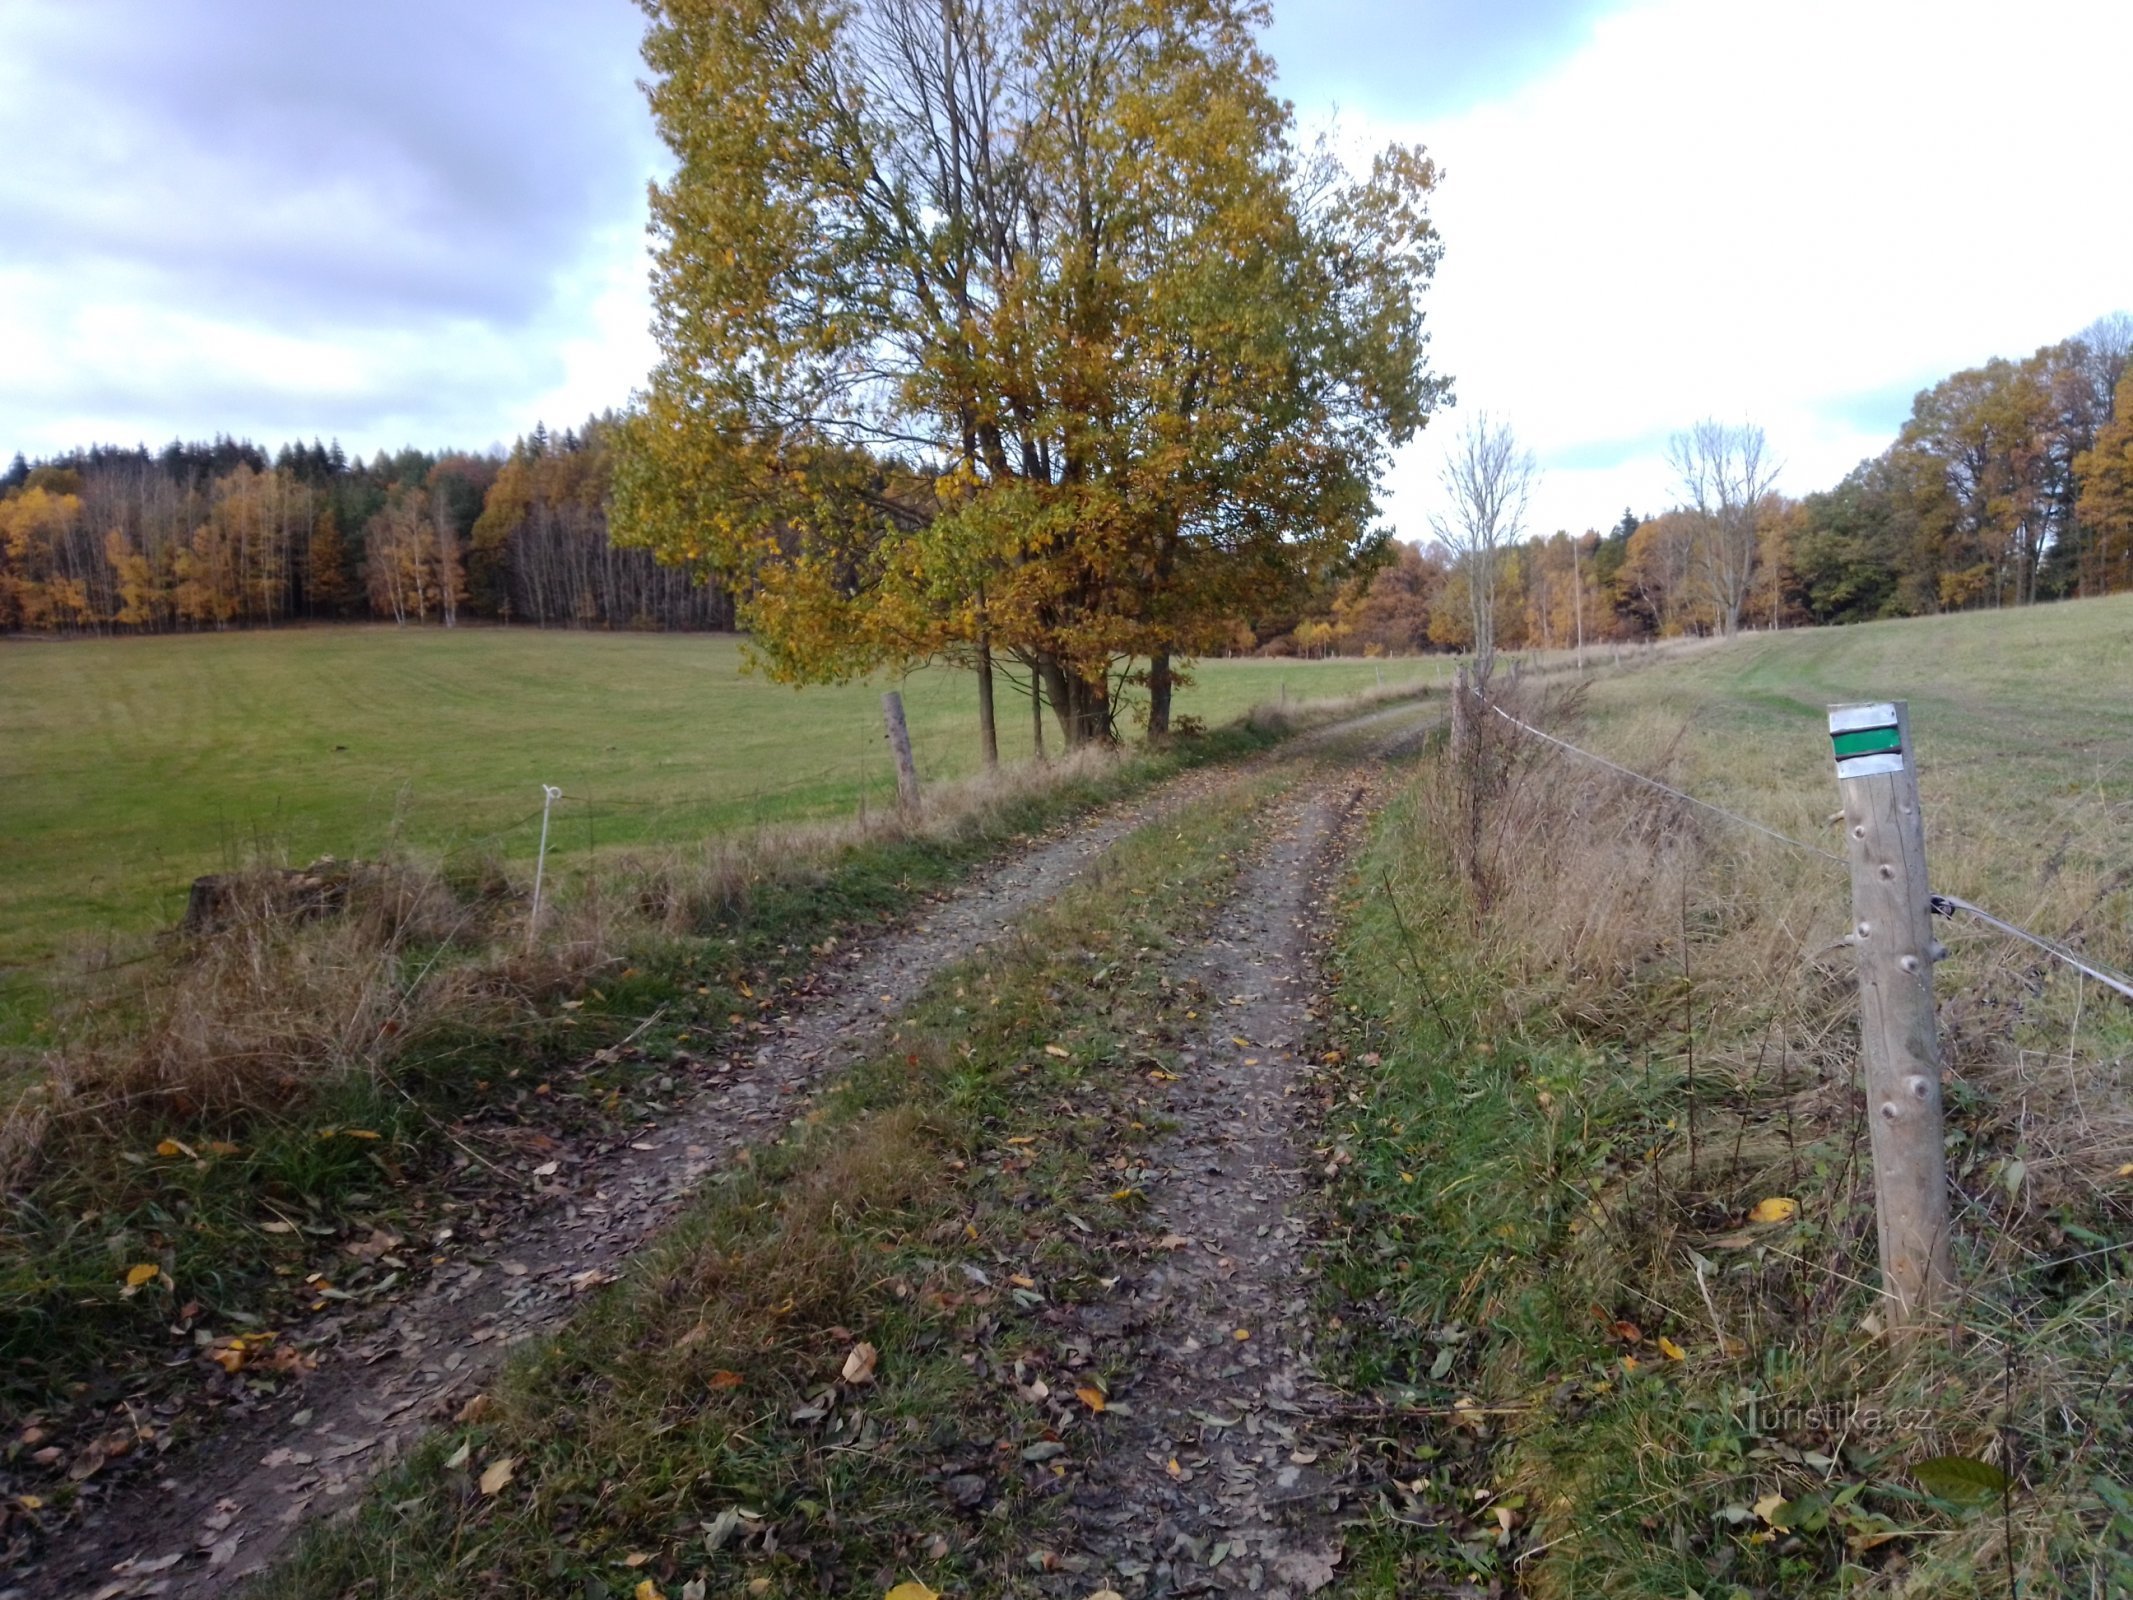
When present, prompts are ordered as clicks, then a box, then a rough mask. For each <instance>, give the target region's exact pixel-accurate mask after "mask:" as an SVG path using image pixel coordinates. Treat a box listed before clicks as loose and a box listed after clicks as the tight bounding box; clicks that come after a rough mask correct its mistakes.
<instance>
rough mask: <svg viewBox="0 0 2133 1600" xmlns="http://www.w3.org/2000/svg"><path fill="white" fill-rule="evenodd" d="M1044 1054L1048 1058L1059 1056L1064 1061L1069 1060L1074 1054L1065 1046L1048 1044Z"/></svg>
mask: <svg viewBox="0 0 2133 1600" xmlns="http://www.w3.org/2000/svg"><path fill="white" fill-rule="evenodd" d="M1044 1053H1045V1054H1046V1055H1048V1056H1057V1057H1058V1058H1059V1059H1060V1060H1062V1061H1065V1060H1068V1059H1069V1058H1070V1057H1072V1055H1073V1054H1074V1052H1073V1051H1071V1050H1069V1049H1068V1048H1067V1047H1066V1046H1065V1045H1063V1044H1048V1045H1046V1046H1045V1047H1044Z"/></svg>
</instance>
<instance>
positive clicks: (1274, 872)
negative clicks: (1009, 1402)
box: [1050, 740, 1405, 1600]
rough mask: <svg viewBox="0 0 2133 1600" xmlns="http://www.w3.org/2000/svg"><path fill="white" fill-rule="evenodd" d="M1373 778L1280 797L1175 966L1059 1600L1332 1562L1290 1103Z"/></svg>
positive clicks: (1281, 1575)
mask: <svg viewBox="0 0 2133 1600" xmlns="http://www.w3.org/2000/svg"><path fill="white" fill-rule="evenodd" d="M1404 742H1405V741H1404V740H1400V741H1395V743H1396V744H1397V743H1404ZM1380 753H1381V754H1382V753H1389V751H1381V752H1380ZM1364 792H1365V780H1364V779H1362V778H1359V777H1358V775H1357V774H1356V773H1355V772H1354V771H1353V770H1350V771H1348V772H1345V773H1337V774H1335V775H1334V776H1332V777H1329V778H1326V779H1322V780H1320V781H1318V782H1315V783H1309V784H1306V785H1303V786H1301V787H1300V788H1299V790H1298V791H1296V792H1293V793H1291V794H1290V795H1289V796H1288V797H1286V798H1285V800H1284V801H1283V802H1282V803H1281V805H1280V807H1279V808H1278V810H1277V813H1276V816H1275V817H1274V818H1271V819H1270V826H1269V838H1268V842H1267V844H1266V846H1265V848H1264V850H1263V852H1262V854H1261V857H1260V859H1259V860H1258V861H1257V862H1256V863H1254V864H1253V866H1252V867H1251V868H1250V870H1249V871H1248V872H1247V873H1246V875H1245V877H1244V879H1243V881H1242V882H1241V884H1240V886H1239V888H1238V891H1237V893H1236V895H1235V897H1234V899H1233V900H1232V901H1231V902H1230V905H1229V907H1228V908H1227V910H1226V911H1225V912H1224V914H1223V922H1222V924H1221V926H1222V927H1223V929H1224V931H1223V932H1222V933H1220V934H1218V935H1215V936H1211V937H1210V938H1208V939H1207V940H1206V941H1205V942H1204V943H1203V945H1202V946H1201V947H1200V948H1199V949H1197V950H1196V951H1195V952H1194V953H1193V955H1192V956H1191V957H1189V958H1188V959H1187V960H1185V961H1183V962H1181V963H1180V964H1179V966H1177V967H1176V968H1174V969H1173V971H1172V974H1171V977H1172V980H1173V982H1174V983H1175V984H1176V985H1177V986H1178V989H1179V990H1180V991H1181V992H1182V993H1183V994H1185V995H1187V996H1189V997H1191V1000H1190V1001H1189V1002H1188V1003H1192V1004H1195V1005H1196V1007H1197V1009H1199V1011H1200V1014H1201V1019H1202V1020H1201V1021H1200V1023H1199V1032H1198V1035H1197V1037H1195V1038H1194V1039H1193V1041H1192V1043H1191V1044H1190V1045H1189V1046H1188V1047H1187V1049H1185V1050H1184V1051H1183V1052H1181V1054H1180V1060H1179V1067H1178V1079H1177V1081H1176V1082H1174V1083H1171V1084H1169V1085H1167V1086H1166V1096H1165V1100H1166V1103H1165V1104H1164V1106H1163V1107H1162V1112H1163V1114H1164V1115H1165V1116H1167V1117H1168V1118H1169V1119H1171V1120H1172V1121H1174V1122H1175V1124H1176V1131H1175V1132H1174V1133H1172V1134H1171V1135H1169V1136H1168V1137H1167V1138H1166V1139H1165V1141H1164V1142H1163V1144H1162V1145H1160V1146H1159V1147H1158V1148H1157V1150H1156V1152H1155V1153H1154V1154H1153V1156H1152V1158H1151V1160H1150V1163H1149V1164H1150V1166H1151V1167H1152V1168H1154V1169H1155V1170H1156V1171H1158V1172H1160V1173H1162V1174H1163V1176H1161V1177H1160V1178H1158V1179H1156V1180H1155V1181H1153V1182H1151V1183H1149V1184H1148V1185H1147V1186H1146V1188H1145V1189H1144V1193H1145V1194H1146V1196H1147V1199H1148V1202H1149V1213H1148V1217H1147V1227H1148V1228H1149V1230H1150V1232H1151V1235H1152V1236H1154V1237H1157V1238H1159V1239H1160V1243H1159V1245H1158V1247H1157V1250H1156V1253H1155V1254H1154V1256H1153V1257H1152V1259H1151V1260H1150V1262H1149V1264H1148V1265H1147V1266H1146V1267H1145V1268H1144V1269H1143V1270H1141V1271H1140V1272H1138V1273H1137V1274H1136V1273H1132V1272H1130V1271H1129V1273H1128V1274H1127V1275H1126V1276H1125V1277H1123V1278H1122V1279H1121V1280H1120V1281H1119V1283H1118V1284H1117V1285H1116V1286H1115V1288H1114V1290H1113V1293H1112V1297H1111V1298H1110V1299H1109V1300H1106V1301H1103V1302H1099V1303H1096V1304H1093V1305H1090V1306H1087V1307H1085V1308H1083V1309H1082V1310H1081V1312H1080V1313H1079V1315H1078V1320H1079V1322H1080V1324H1081V1326H1080V1331H1079V1336H1078V1338H1070V1340H1069V1343H1070V1344H1078V1345H1079V1346H1080V1347H1081V1351H1082V1352H1084V1353H1085V1356H1086V1359H1087V1360H1088V1362H1089V1364H1090V1365H1092V1366H1097V1367H1107V1368H1116V1369H1117V1370H1119V1371H1120V1372H1121V1373H1122V1374H1123V1376H1122V1378H1121V1379H1120V1380H1119V1381H1118V1382H1116V1383H1115V1384H1114V1386H1113V1389H1112V1393H1111V1399H1112V1400H1113V1401H1115V1402H1119V1403H1118V1404H1117V1405H1116V1406H1115V1408H1113V1409H1110V1410H1107V1412H1106V1413H1105V1415H1104V1417H1103V1419H1102V1426H1101V1429H1100V1434H1099V1436H1100V1438H1101V1439H1102V1441H1103V1444H1102V1454H1101V1456H1100V1457H1099V1458H1098V1459H1097V1460H1095V1461H1094V1462H1092V1463H1091V1464H1090V1466H1089V1467H1088V1470H1087V1471H1086V1473H1085V1474H1084V1475H1083V1477H1082V1479H1081V1481H1080V1483H1079V1484H1078V1485H1077V1487H1076V1488H1075V1489H1074V1490H1073V1491H1072V1493H1071V1496H1070V1499H1069V1508H1070V1509H1069V1512H1068V1520H1069V1522H1070V1524H1071V1525H1072V1527H1073V1529H1074V1537H1075V1539H1076V1541H1077V1543H1076V1545H1075V1546H1074V1547H1072V1548H1070V1549H1069V1550H1068V1551H1067V1552H1066V1555H1067V1560H1066V1561H1065V1563H1064V1565H1065V1566H1066V1567H1067V1569H1068V1570H1069V1571H1072V1572H1073V1573H1074V1574H1075V1576H1074V1577H1073V1578H1072V1579H1071V1580H1064V1579H1063V1580H1058V1581H1055V1582H1054V1583H1053V1584H1052V1585H1050V1587H1051V1591H1052V1592H1053V1593H1054V1594H1057V1595H1060V1596H1069V1595H1072V1596H1079V1595H1083V1594H1086V1593H1087V1592H1089V1591H1090V1590H1092V1589H1095V1590H1102V1589H1110V1590H1112V1591H1114V1592H1117V1593H1121V1594H1123V1595H1126V1596H1129V1597H1136V1600H1139V1597H1146V1600H1162V1597H1168V1596H1172V1595H1185V1594H1207V1593H1224V1592H1235V1593H1239V1594H1251V1595H1255V1596H1260V1597H1262V1600H1280V1597H1288V1596H1300V1595H1308V1594H1311V1593H1314V1592H1316V1591H1317V1590H1319V1589H1321V1588H1323V1587H1325V1586H1326V1585H1327V1584H1328V1583H1330V1582H1332V1581H1333V1578H1334V1576H1335V1572H1336V1568H1337V1567H1338V1564H1339V1561H1340V1557H1341V1539H1340V1533H1339V1529H1338V1526H1337V1522H1336V1516H1337V1513H1338V1510H1339V1507H1340V1504H1341V1499H1342V1491H1343V1478H1344V1476H1345V1461H1346V1449H1345V1443H1346V1441H1345V1439H1344V1438H1343V1437H1342V1436H1341V1435H1340V1434H1339V1433H1338V1432H1337V1431H1336V1430H1334V1429H1333V1428H1331V1427H1329V1426H1328V1425H1327V1424H1326V1423H1325V1422H1324V1421H1323V1420H1321V1419H1322V1418H1323V1416H1324V1414H1325V1413H1326V1412H1327V1411H1328V1410H1329V1409H1331V1408H1332V1407H1331V1405H1330V1402H1333V1401H1334V1400H1335V1399H1336V1397H1335V1395H1334V1394H1333V1392H1332V1391H1331V1390H1330V1389H1328V1388H1327V1387H1326V1386H1325V1385H1324V1384H1323V1383H1321V1381H1320V1380H1319V1378H1318V1377H1317V1375H1316V1370H1315V1367H1314V1363H1313V1359H1312V1344H1313V1334H1314V1319H1313V1308H1312V1288H1311V1277H1312V1270H1311V1265H1310V1251H1309V1239H1308V1234H1309V1218H1310V1215H1311V1207H1310V1205H1309V1203H1308V1197H1307V1194H1306V1191H1305V1184H1304V1179H1303V1165H1304V1162H1305V1161H1306V1159H1307V1150H1306V1143H1305V1138H1306V1136H1305V1133H1304V1130H1303V1129H1302V1128H1301V1127H1300V1118H1301V1112H1300V1109H1299V1107H1300V1105H1301V1104H1303V1103H1304V1102H1302V1101H1301V1099H1300V1091H1301V1089H1302V1087H1303V1077H1302V1075H1303V1071H1304V1064H1305V1051H1306V1049H1307V1048H1308V1038H1309V1035H1310V1033H1311V1030H1312V1029H1313V1028H1314V1026H1315V1025H1316V1021H1317V1011H1316V1005H1317V1000H1318V996H1319V992H1320V984H1319V963H1318V960H1317V953H1316V949H1315V941H1316V930H1317V929H1318V928H1319V926H1320V923H1321V921H1322V917H1321V905H1322V902H1323V901H1324V900H1325V899H1326V897H1327V895H1328V893H1329V892H1330V889H1331V885H1332V879H1333V877H1334V875H1335V874H1336V873H1337V872H1338V870H1339V867H1340V864H1341V861H1342V859H1343V858H1344V856H1345V853H1346V849H1347V846H1348V844H1349V843H1350V842H1351V840H1352V838H1353V835H1354V833H1355V825H1356V823H1357V822H1358V820H1359V819H1360V817H1361V816H1362V815H1363V806H1362V800H1363V795H1364ZM1099 1577H1101V1579H1102V1581H1098V1579H1099Z"/></svg>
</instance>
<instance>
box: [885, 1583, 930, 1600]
mask: <svg viewBox="0 0 2133 1600" xmlns="http://www.w3.org/2000/svg"><path fill="white" fill-rule="evenodd" d="M881 1600H941V1597H940V1595H939V1594H938V1593H937V1592H936V1591H934V1590H932V1589H929V1588H927V1587H926V1586H925V1585H924V1584H922V1583H899V1584H898V1585H897V1586H896V1587H895V1588H893V1589H891V1590H890V1591H889V1592H888V1593H887V1594H885V1595H883V1596H882V1597H881Z"/></svg>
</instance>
